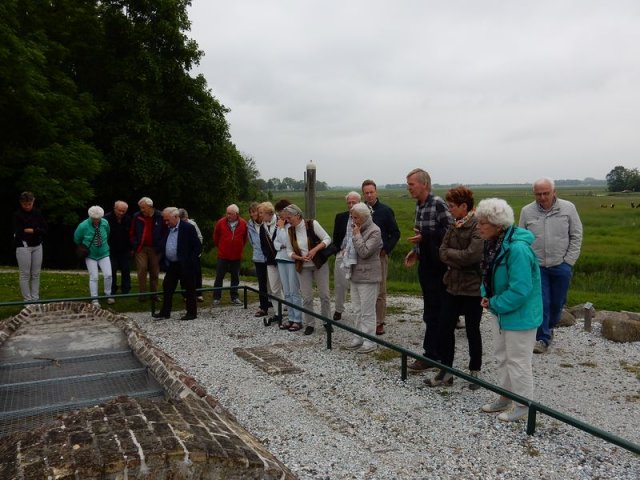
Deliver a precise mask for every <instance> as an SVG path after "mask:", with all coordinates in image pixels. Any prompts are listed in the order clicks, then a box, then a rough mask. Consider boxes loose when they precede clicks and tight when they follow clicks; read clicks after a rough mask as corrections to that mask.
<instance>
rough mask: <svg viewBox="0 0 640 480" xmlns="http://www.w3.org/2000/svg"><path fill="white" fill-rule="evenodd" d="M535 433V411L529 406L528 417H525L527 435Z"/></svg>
mask: <svg viewBox="0 0 640 480" xmlns="http://www.w3.org/2000/svg"><path fill="white" fill-rule="evenodd" d="M534 433H536V409H535V408H534V407H533V406H532V405H529V415H528V416H527V435H533V434H534Z"/></svg>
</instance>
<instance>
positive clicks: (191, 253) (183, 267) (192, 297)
mask: <svg viewBox="0 0 640 480" xmlns="http://www.w3.org/2000/svg"><path fill="white" fill-rule="evenodd" d="M162 219H163V220H164V223H165V224H166V225H167V227H168V230H167V231H166V233H165V234H164V235H163V237H162V262H163V263H164V265H165V267H166V269H167V273H166V274H165V277H164V282H163V283H162V290H163V297H164V298H163V302H162V308H161V309H160V311H159V312H158V313H156V314H154V315H153V317H154V318H157V319H162V318H170V316H171V306H172V301H173V294H174V292H175V291H176V286H177V285H178V282H179V281H180V282H181V283H182V286H183V287H184V289H185V291H186V301H187V313H186V315H184V316H182V317H181V318H180V320H194V319H195V318H197V315H198V307H197V301H196V273H197V270H198V262H199V256H200V252H201V250H202V244H201V243H200V239H199V238H198V233H197V232H196V229H195V227H194V226H193V225H191V224H190V223H189V222H186V221H182V220H180V213H179V210H178V209H177V208H175V207H167V208H165V209H164V210H163V211H162Z"/></svg>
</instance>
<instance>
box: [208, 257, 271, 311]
mask: <svg viewBox="0 0 640 480" xmlns="http://www.w3.org/2000/svg"><path fill="white" fill-rule="evenodd" d="M253 265H254V266H255V267H256V277H257V278H258V291H259V292H260V310H262V311H263V312H264V314H265V315H266V313H267V311H268V310H269V307H270V306H271V301H270V300H269V297H268V296H267V293H268V291H269V279H268V275H267V263H266V262H253ZM216 280H217V276H216ZM214 296H215V293H214Z"/></svg>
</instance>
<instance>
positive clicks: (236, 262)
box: [213, 204, 249, 305]
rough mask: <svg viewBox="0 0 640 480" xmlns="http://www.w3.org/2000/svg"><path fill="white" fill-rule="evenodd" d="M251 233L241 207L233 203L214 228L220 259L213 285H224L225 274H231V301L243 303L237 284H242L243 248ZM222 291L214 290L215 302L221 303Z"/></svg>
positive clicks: (235, 303) (236, 303) (214, 239)
mask: <svg viewBox="0 0 640 480" xmlns="http://www.w3.org/2000/svg"><path fill="white" fill-rule="evenodd" d="M248 238H249V233H248V229H247V222H246V221H245V220H244V219H242V218H241V217H240V209H239V208H238V206H237V205H235V204H231V205H229V206H228V207H227V213H226V215H225V216H224V217H222V218H221V219H220V220H218V221H217V222H216V225H215V227H214V229H213V245H214V246H215V247H216V248H217V249H218V261H217V263H216V279H215V281H214V283H213V286H214V287H216V288H220V287H222V281H223V280H224V276H225V275H226V274H227V272H228V273H230V274H231V303H233V304H234V305H242V301H241V300H240V299H239V298H238V289H237V286H238V285H239V284H240V260H241V259H242V250H244V246H245V245H246V243H247V240H248ZM221 296H222V292H221V291H220V290H214V292H213V304H214V305H219V304H220V298H221Z"/></svg>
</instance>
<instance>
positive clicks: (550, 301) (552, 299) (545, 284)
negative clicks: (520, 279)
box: [536, 263, 573, 346]
mask: <svg viewBox="0 0 640 480" xmlns="http://www.w3.org/2000/svg"><path fill="white" fill-rule="evenodd" d="M572 274H573V269H572V268H571V265H569V264H568V263H561V264H560V265H556V266H555V267H540V283H541V286H542V307H543V313H542V325H540V326H539V327H538V332H537V334H536V340H541V341H543V342H544V343H545V344H546V345H547V346H548V345H549V344H550V343H551V330H553V329H554V328H555V326H556V325H557V324H558V322H559V321H560V315H561V314H562V308H563V307H564V305H565V303H566V302H567V292H568V291H569V284H570V283H571V276H572Z"/></svg>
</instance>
